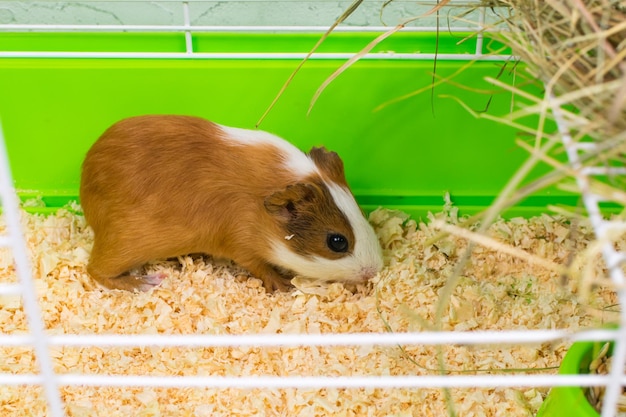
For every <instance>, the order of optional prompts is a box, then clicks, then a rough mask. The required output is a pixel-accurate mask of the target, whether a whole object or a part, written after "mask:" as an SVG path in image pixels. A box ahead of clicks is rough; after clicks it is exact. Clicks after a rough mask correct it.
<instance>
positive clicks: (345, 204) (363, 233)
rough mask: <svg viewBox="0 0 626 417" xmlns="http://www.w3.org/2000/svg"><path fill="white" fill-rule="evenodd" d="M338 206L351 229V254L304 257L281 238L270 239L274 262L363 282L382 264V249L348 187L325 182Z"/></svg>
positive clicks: (329, 277)
mask: <svg viewBox="0 0 626 417" xmlns="http://www.w3.org/2000/svg"><path fill="white" fill-rule="evenodd" d="M325 184H326V186H327V187H328V189H329V191H330V194H331V195H332V197H333V200H334V201H335V204H336V205H337V207H338V208H339V209H340V210H341V211H342V212H343V214H344V215H345V216H346V218H347V219H348V221H349V222H350V226H351V227H352V231H353V233H354V239H355V245H354V251H353V253H352V254H350V255H348V256H345V257H343V258H340V259H335V260H333V259H327V258H322V257H320V256H313V257H305V256H301V255H298V254H297V253H294V252H293V251H291V250H290V249H289V248H288V247H287V245H285V243H284V242H281V241H278V240H277V241H275V242H272V245H273V249H274V259H273V260H272V262H274V263H275V264H276V265H279V266H283V267H285V268H287V269H291V270H292V271H294V272H295V273H296V274H298V275H302V276H304V277H307V278H315V279H319V280H323V281H344V282H349V281H351V282H362V281H363V280H364V276H368V277H372V276H374V275H375V274H376V273H377V272H378V271H380V269H381V268H382V266H383V260H382V250H381V248H380V244H379V243H378V238H377V236H376V234H375V233H374V229H372V226H370V224H369V223H368V222H367V220H366V219H365V217H363V214H362V213H361V210H360V209H359V206H358V205H357V204H356V201H355V200H354V197H353V196H352V194H351V193H350V191H348V190H347V189H345V188H343V187H340V186H338V185H337V184H334V183H325Z"/></svg>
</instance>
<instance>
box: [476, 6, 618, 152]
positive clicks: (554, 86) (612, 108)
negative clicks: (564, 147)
mask: <svg viewBox="0 0 626 417" xmlns="http://www.w3.org/2000/svg"><path fill="white" fill-rule="evenodd" d="M483 3H487V4H489V5H491V6H494V5H505V6H508V9H506V10H507V11H508V13H507V14H503V15H502V17H503V19H504V21H505V22H506V23H507V25H508V27H509V29H510V30H509V31H504V32H502V36H503V38H504V40H505V43H506V44H507V45H509V46H510V47H511V48H512V49H513V53H514V54H517V55H519V56H520V57H521V59H522V61H523V62H524V63H526V64H527V65H528V66H529V68H530V71H531V73H532V74H533V75H534V76H535V77H536V78H538V79H539V80H541V81H543V82H544V84H545V85H546V89H547V90H548V92H549V93H553V94H554V95H556V96H558V97H559V99H560V100H559V101H560V104H562V105H573V106H574V107H575V108H576V109H577V111H576V115H577V116H578V117H577V118H576V120H578V121H580V120H581V118H582V119H584V121H585V123H584V124H582V125H580V124H579V123H574V124H573V126H572V127H575V128H577V129H578V130H579V131H580V133H581V135H582V136H584V135H588V136H590V137H592V138H594V139H596V140H607V139H610V138H612V137H614V136H616V135H617V136H619V137H621V138H622V141H623V140H624V132H625V131H626V3H624V2H623V1H616V0H566V1H561V0H559V1H557V0H546V1H535V0H500V1H495V2H494V1H486V2H483ZM493 10H494V11H495V10H501V9H499V8H494V9H493Z"/></svg>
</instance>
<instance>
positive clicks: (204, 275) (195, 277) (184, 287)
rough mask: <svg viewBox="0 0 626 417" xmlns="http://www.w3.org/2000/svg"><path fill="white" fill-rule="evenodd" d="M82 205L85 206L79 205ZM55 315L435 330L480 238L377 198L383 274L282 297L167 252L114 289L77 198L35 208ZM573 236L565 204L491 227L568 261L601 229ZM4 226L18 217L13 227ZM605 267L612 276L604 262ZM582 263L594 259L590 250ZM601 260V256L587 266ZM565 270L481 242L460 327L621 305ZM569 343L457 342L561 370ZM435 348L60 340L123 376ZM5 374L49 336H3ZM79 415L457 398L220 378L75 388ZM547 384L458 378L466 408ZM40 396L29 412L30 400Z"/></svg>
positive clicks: (594, 316)
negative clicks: (33, 341) (229, 385)
mask: <svg viewBox="0 0 626 417" xmlns="http://www.w3.org/2000/svg"><path fill="white" fill-rule="evenodd" d="M74 208H76V207H74ZM22 217H23V227H24V230H25V236H26V239H27V242H28V245H29V248H30V251H31V259H32V264H33V267H34V275H35V277H36V288H37V294H38V297H39V301H40V305H41V308H42V310H43V314H44V320H45V325H46V326H47V328H48V330H49V332H50V333H52V334H93V333H98V334H111V333H115V334H136V333H139V334H244V333H245V334H252V333H264V334H276V333H330V332H337V333H339V332H386V331H396V332H404V331H421V330H429V329H431V328H433V326H434V323H433V317H434V316H433V315H434V312H435V310H436V307H437V303H438V302H439V300H438V292H439V291H440V290H441V288H442V287H443V285H444V284H445V282H446V280H447V277H449V276H450V274H451V271H452V269H453V267H454V265H455V262H456V260H457V259H458V257H459V254H460V253H461V251H462V250H464V248H465V247H466V246H467V242H466V241H465V240H463V239H461V238H458V237H455V236H448V237H446V238H445V239H443V240H440V241H437V242H436V243H435V244H430V245H426V244H425V242H426V241H428V240H429V239H430V238H432V237H433V236H435V235H436V234H437V233H438V231H437V230H436V229H435V228H434V226H433V220H437V219H439V220H443V221H445V222H449V223H456V222H458V219H457V214H456V211H455V210H453V209H447V210H444V212H442V213H438V214H436V215H431V216H430V221H427V222H420V223H419V224H418V222H416V221H414V220H410V219H408V216H407V215H405V214H404V213H400V212H394V211H389V210H382V209H381V210H377V211H375V212H374V213H372V215H371V216H370V220H371V222H372V224H373V225H374V226H375V228H376V231H377V233H378V236H379V237H380V240H381V242H382V245H383V251H384V258H385V265H386V266H385V268H384V269H383V271H382V272H381V273H380V274H379V275H378V276H377V277H375V278H374V279H373V280H372V281H371V283H370V284H369V285H367V286H357V287H356V288H346V287H345V286H343V285H342V284H330V285H328V286H325V287H322V286H319V285H311V283H307V282H306V280H300V281H298V280H296V281H295V284H296V286H297V287H298V288H297V289H294V290H293V291H291V292H289V293H275V294H271V295H268V294H266V293H265V290H264V289H263V287H262V285H261V281H260V280H258V279H255V278H252V277H249V276H248V274H247V273H246V272H245V271H243V270H242V269H239V268H237V267H236V266H234V265H232V264H231V263H228V262H226V263H225V262H222V263H219V262H214V261H213V260H212V259H211V258H210V257H202V256H195V257H191V256H181V257H179V258H178V259H175V260H164V261H158V262H154V263H152V264H150V265H148V266H147V269H148V270H149V271H158V272H164V273H166V274H167V275H168V276H169V277H168V278H167V279H165V280H164V282H163V284H162V285H161V286H159V287H157V288H155V289H154V290H152V291H150V292H147V293H130V292H124V291H110V290H106V289H102V288H100V287H98V286H97V285H96V284H95V283H94V282H93V281H92V280H91V279H90V277H89V276H88V275H87V273H86V264H87V261H88V256H89V251H90V248H91V245H92V241H93V239H92V232H91V230H90V229H89V228H88V227H87V226H86V223H85V220H84V218H83V217H82V216H81V215H80V214H75V213H73V210H65V209H61V210H58V211H57V212H56V213H54V214H51V215H48V216H43V215H36V214H28V213H26V212H24V213H22ZM578 227H579V230H577V232H576V233H575V236H576V240H575V242H572V241H570V240H569V236H570V233H569V232H570V231H569V226H568V223H567V222H566V221H565V219H563V218H561V217H552V216H549V215H542V216H539V217H535V218H532V219H521V218H516V219H511V220H508V221H505V220H499V221H498V222H496V223H495V224H494V225H493V226H492V227H491V228H490V231H489V235H490V236H491V237H492V238H495V239H498V241H500V242H502V244H508V245H512V246H514V247H516V248H518V249H522V250H525V251H528V252H529V253H532V254H534V255H537V256H541V257H543V258H545V259H547V260H549V261H551V262H554V263H557V264H565V263H566V262H567V260H568V259H569V255H570V250H571V249H572V248H573V249H574V250H575V251H576V253H583V252H584V251H585V248H587V247H588V246H589V244H590V242H591V241H592V239H593V236H592V233H591V231H590V228H589V227H587V226H585V225H580V224H579V226H578ZM2 228H4V226H2ZM0 262H1V263H0V282H2V283H6V282H15V279H16V278H15V270H14V268H13V265H12V262H11V256H10V254H8V253H7V252H6V250H4V249H3V250H2V251H0ZM593 262H596V263H597V265H596V266H594V267H593V268H590V270H593V271H595V272H596V273H597V275H598V277H599V276H601V275H602V273H603V272H602V271H603V266H602V264H601V262H600V261H599V260H594V261H593ZM579 263H580V265H579V266H578V268H579V269H583V268H586V264H584V262H579ZM587 269H589V268H587ZM562 281H563V280H562V277H560V276H558V275H557V274H556V273H555V272H553V271H550V270H546V269H543V268H542V267H541V266H537V265H529V264H528V263H527V262H525V261H520V260H519V259H515V258H512V257H511V256H510V255H506V254H503V253H500V252H498V251H497V250H494V249H493V248H486V247H481V246H477V247H476V248H475V249H474V251H473V255H472V257H471V260H470V262H469V263H468V264H467V266H466V268H465V269H464V271H463V275H462V277H461V279H460V282H459V285H458V287H457V288H456V289H455V291H454V293H453V295H452V298H451V299H450V300H449V304H448V309H447V311H446V312H445V315H444V317H443V322H442V324H441V325H442V328H443V329H444V330H457V331H466V330H496V329H503V330H504V329H553V328H567V329H572V330H576V329H579V328H582V327H587V326H597V325H599V324H600V323H601V322H605V321H610V320H612V319H614V318H615V316H614V314H615V313H613V312H611V311H609V310H608V309H604V307H605V306H608V305H613V304H616V300H615V295H614V293H613V291H612V290H611V289H610V288H609V287H606V286H601V287H596V286H594V288H593V290H591V291H590V292H589V296H588V297H587V298H586V299H585V300H581V299H580V298H579V297H578V296H577V292H578V291H579V286H580V285H581V284H580V282H579V281H577V280H574V279H570V280H567V281H566V282H565V283H563V282H562ZM26 331H27V323H26V318H25V315H24V311H23V309H22V307H21V302H20V300H19V299H18V298H15V297H3V298H2V299H0V332H2V333H3V334H22V333H24V332H26ZM566 348H567V344H565V343H554V344H549V343H546V344H542V345H521V346H520V345H515V346H505V345H502V346H477V347H471V346H444V347H443V348H442V353H443V358H444V362H445V367H446V370H447V371H448V372H450V373H461V372H462V373H470V374H472V373H480V374H484V373H485V372H492V373H499V372H501V370H503V369H506V370H509V371H510V370H513V369H519V370H531V371H532V370H536V372H540V371H539V370H541V369H542V368H550V370H548V371H542V372H546V373H556V369H555V367H558V366H559V364H560V361H561V359H562V357H563V355H564V353H565V351H566ZM437 352H438V348H437V347H433V346H403V347H402V348H399V347H380V346H360V347H359V346H357V347H355V346H340V347H293V348H292V347H285V348H254V347H234V348H180V347H172V348H169V347H168V348H161V347H136V348H119V347H118V348H110V347H106V348H101V347H86V348H77V347H57V348H54V349H53V351H52V356H53V359H54V364H55V369H56V372H58V373H61V374H63V373H85V374H94V373H98V374H107V375H129V374H132V375H178V376H185V375H224V376H241V375H265V376H298V375H303V376H315V375H324V376H335V375H343V376H350V375H355V376H356V375H393V376H395V375H428V374H439V373H440V369H439V365H438V360H437ZM0 356H1V357H2V358H3V361H1V362H0V372H3V373H16V374H18V373H31V372H36V368H35V363H34V354H33V349H32V348H30V347H7V346H0ZM61 390H62V396H63V400H64V402H65V404H66V410H67V415H68V416H71V417H77V416H187V415H188V416H253V415H259V414H261V415H268V416H269V415H275V416H295V415H297V416H327V415H333V416H389V415H394V416H420V417H425V416H442V415H446V414H447V412H448V411H449V408H448V405H447V404H446V401H445V395H444V393H443V392H442V390H440V389H266V390H263V389H253V390H244V389H221V390H220V389H211V388H180V389H174V388H141V387H81V386H64V387H62V388H61ZM547 391H548V389H547V388H520V389H515V388H480V389H479V388H475V389H473V388H470V389H452V390H450V395H451V398H452V403H453V407H454V410H455V411H456V413H457V414H458V415H459V416H502V415H506V416H532V415H534V414H535V412H536V411H537V409H538V408H539V406H540V405H541V402H542V401H543V398H544V397H545V395H546V393H547ZM0 410H2V413H1V414H2V416H23V415H33V416H44V415H46V411H45V410H46V405H45V399H44V397H43V395H42V389H41V388H40V387H37V386H3V387H2V389H1V390H0ZM26 410H27V411H26Z"/></svg>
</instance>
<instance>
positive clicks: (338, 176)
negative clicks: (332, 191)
mask: <svg viewBox="0 0 626 417" xmlns="http://www.w3.org/2000/svg"><path fill="white" fill-rule="evenodd" d="M309 157H310V158H311V160H313V162H314V163H315V165H317V166H318V168H319V169H320V170H322V172H323V173H325V174H326V175H327V176H328V177H329V178H330V179H331V180H333V181H334V182H336V183H338V184H341V185H345V186H347V185H348V184H347V182H346V176H345V173H344V171H343V161H342V160H341V158H340V157H339V155H337V153H336V152H332V151H329V150H328V149H326V148H325V147H323V146H322V147H319V148H316V147H313V148H311V150H310V151H309Z"/></svg>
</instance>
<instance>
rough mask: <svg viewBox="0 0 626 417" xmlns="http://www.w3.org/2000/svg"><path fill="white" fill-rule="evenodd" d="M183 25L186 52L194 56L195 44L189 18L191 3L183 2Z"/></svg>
mask: <svg viewBox="0 0 626 417" xmlns="http://www.w3.org/2000/svg"><path fill="white" fill-rule="evenodd" d="M183 20H184V21H183V24H184V26H185V52H186V53H188V54H193V42H192V39H191V18H190V17H189V2H188V1H184V2H183Z"/></svg>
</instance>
